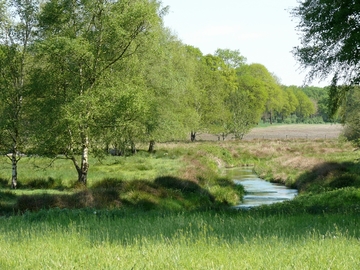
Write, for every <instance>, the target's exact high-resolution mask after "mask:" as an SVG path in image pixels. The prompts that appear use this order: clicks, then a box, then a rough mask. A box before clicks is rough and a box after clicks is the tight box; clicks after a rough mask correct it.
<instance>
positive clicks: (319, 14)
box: [292, 0, 360, 84]
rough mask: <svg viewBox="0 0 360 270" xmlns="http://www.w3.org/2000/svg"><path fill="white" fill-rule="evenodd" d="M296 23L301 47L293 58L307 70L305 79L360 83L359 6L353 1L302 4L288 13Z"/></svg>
mask: <svg viewBox="0 0 360 270" xmlns="http://www.w3.org/2000/svg"><path fill="white" fill-rule="evenodd" d="M292 15H293V16H294V17H295V18H297V19H299V24H298V27H297V29H298V31H299V32H300V35H301V45H300V46H298V47H296V48H295V49H294V55H295V57H296V59H297V60H298V61H299V63H300V64H301V66H302V67H303V68H305V69H310V71H309V73H308V79H309V80H312V79H315V78H319V79H325V78H327V77H329V76H330V77H332V79H333V83H334V84H335V83H346V84H357V83H359V82H360V69H359V60H360V47H359V44H360V3H359V1H354V0H342V1H333V0H305V1H299V6H298V7H296V8H294V9H293V10H292Z"/></svg>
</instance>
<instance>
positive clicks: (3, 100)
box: [0, 0, 38, 189]
mask: <svg viewBox="0 0 360 270" xmlns="http://www.w3.org/2000/svg"><path fill="white" fill-rule="evenodd" d="M37 7H38V3H37V1H35V0H23V1H21V0H12V1H0V104H1V105H0V147H1V148H2V149H3V151H5V154H6V156H7V157H8V158H9V159H10V160H11V164H12V174H11V187H12V188H13V189H15V188H16V187H17V182H18V179H17V171H18V162H19V160H20V159H21V152H24V151H25V143H26V139H27V134H26V130H27V128H26V125H27V120H26V113H25V112H24V109H25V108H26V102H27V100H26V87H27V84H28V78H29V76H28V75H29V69H30V67H29V63H30V62H31V59H32V56H31V55H30V53H29V47H30V46H31V45H32V43H33V40H34V30H35V27H36V24H37V21H36V14H37V10H38V9H37Z"/></svg>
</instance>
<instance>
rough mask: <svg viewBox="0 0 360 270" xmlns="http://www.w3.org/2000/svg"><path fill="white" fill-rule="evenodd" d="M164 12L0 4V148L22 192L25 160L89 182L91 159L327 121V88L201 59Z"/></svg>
mask: <svg viewBox="0 0 360 270" xmlns="http://www.w3.org/2000/svg"><path fill="white" fill-rule="evenodd" d="M166 12H167V7H163V6H162V5H161V2H160V1H155V0H151V1H149V0H122V1H110V0H108V1H104V0H93V1H75V0H47V1H40V0H26V1H18V0H11V1H0V31H1V32H0V147H1V152H2V153H4V154H6V155H7V156H8V157H9V159H10V160H11V163H12V180H11V183H12V187H13V188H16V184H17V163H18V161H19V160H20V159H21V156H22V154H21V153H26V154H37V155H44V156H53V157H56V156H59V155H62V156H63V157H65V158H67V159H70V160H71V161H72V162H73V164H74V166H75V168H76V171H77V173H78V180H79V181H80V182H82V183H84V184H86V182H87V173H88V168H89V153H93V154H95V155H99V156H100V155H103V154H104V153H106V152H108V151H109V150H110V149H113V150H114V149H115V151H116V152H117V153H118V154H121V153H125V151H128V150H131V151H133V152H135V150H136V144H138V143H140V142H141V143H144V142H147V143H149V151H152V150H153V147H154V144H155V142H156V141H168V140H179V139H186V138H188V136H189V134H191V137H190V139H191V140H195V139H196V134H197V133H198V132H207V133H212V134H217V135H219V136H222V137H223V138H225V137H226V136H227V135H228V134H234V136H235V137H236V138H242V136H244V134H246V133H247V132H248V131H249V130H250V129H251V128H252V127H254V126H255V125H256V124H258V123H259V121H261V119H262V121H265V122H270V123H273V122H284V123H290V122H291V123H293V122H306V121H315V120H311V119H315V118H316V117H317V116H318V118H316V119H318V120H316V121H319V122H321V121H322V120H327V118H326V109H325V107H324V106H325V103H324V102H325V101H324V99H323V98H324V97H323V95H324V93H325V94H326V93H327V92H326V90H324V89H322V88H320V89H316V91H313V90H314V88H310V87H306V88H300V87H295V86H283V85H281V83H280V82H279V81H278V79H277V78H276V77H275V76H274V75H272V74H271V73H270V72H269V71H268V70H267V69H266V68H265V67H264V66H263V65H261V64H247V63H246V58H245V57H244V56H242V55H241V54H240V52H239V51H237V50H235V51H232V50H228V49H218V50H217V51H216V52H215V53H214V54H213V55H211V54H209V55H203V53H202V52H201V51H200V50H199V49H198V48H195V47H193V46H189V45H186V44H183V43H182V42H181V41H180V40H179V39H178V38H177V37H176V35H174V34H173V33H172V32H171V30H169V29H167V28H166V27H164V25H163V20H162V19H163V16H165V15H166ZM312 91H313V92H312ZM315 95H320V96H315ZM319 117H320V118H321V120H320V118H319ZM309 119H310V120H309Z"/></svg>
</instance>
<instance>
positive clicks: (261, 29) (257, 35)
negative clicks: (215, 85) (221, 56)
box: [162, 0, 327, 86]
mask: <svg viewBox="0 0 360 270" xmlns="http://www.w3.org/2000/svg"><path fill="white" fill-rule="evenodd" d="M162 4H163V6H170V11H169V14H168V15H166V16H165V26H167V27H169V28H170V29H172V30H173V32H174V33H175V34H176V35H177V36H178V37H179V38H180V39H181V40H182V41H183V43H185V44H189V45H192V46H195V47H198V48H199V49H200V50H201V51H202V52H203V54H208V53H210V54H213V53H214V52H215V50H216V49H218V48H221V49H231V50H239V51H240V53H241V55H243V56H245V57H246V58H247V63H249V64H250V63H260V64H263V65H264V66H265V67H266V68H267V69H268V70H269V71H270V72H272V73H274V74H275V75H276V76H277V77H279V78H280V79H281V82H282V83H283V84H285V85H298V86H300V85H303V82H304V78H305V75H306V73H305V72H301V70H300V69H299V65H298V64H297V62H296V61H295V59H294V57H293V55H292V53H291V50H292V49H293V47H295V46H297V45H299V44H300V41H299V36H298V34H297V33H296V31H295V27H296V25H297V23H296V21H295V20H294V19H293V18H292V17H291V15H290V10H291V8H293V7H295V6H297V0H162ZM326 84H327V82H321V83H319V82H318V81H314V82H312V83H311V85H316V86H324V85H326Z"/></svg>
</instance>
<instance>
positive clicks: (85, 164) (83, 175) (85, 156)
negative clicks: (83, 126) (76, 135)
mask: <svg viewBox="0 0 360 270" xmlns="http://www.w3.org/2000/svg"><path fill="white" fill-rule="evenodd" d="M72 160H73V162H74V165H75V167H76V170H77V173H78V182H79V183H81V184H83V185H85V186H86V184H87V174H88V170H89V138H88V136H85V137H84V138H83V145H82V155H81V165H80V166H79V165H78V164H77V162H76V160H75V158H72Z"/></svg>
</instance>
